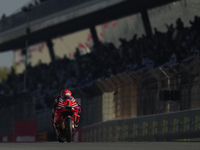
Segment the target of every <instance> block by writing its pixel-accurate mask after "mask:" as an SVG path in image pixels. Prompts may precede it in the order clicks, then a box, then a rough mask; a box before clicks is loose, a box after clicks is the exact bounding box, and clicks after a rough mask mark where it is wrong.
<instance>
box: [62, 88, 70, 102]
mask: <svg viewBox="0 0 200 150" xmlns="http://www.w3.org/2000/svg"><path fill="white" fill-rule="evenodd" d="M71 95H72V92H71V91H70V90H68V89H64V90H62V91H61V93H60V96H61V98H62V99H63V100H66V99H71Z"/></svg>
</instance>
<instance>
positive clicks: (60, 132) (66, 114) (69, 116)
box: [54, 99, 81, 142]
mask: <svg viewBox="0 0 200 150" xmlns="http://www.w3.org/2000/svg"><path fill="white" fill-rule="evenodd" d="M78 113H81V107H79V104H75V105H72V102H71V100H69V99H67V100H65V101H62V100H59V103H58V106H57V107H56V112H55V115H54V123H55V131H56V134H57V137H58V141H59V142H64V141H67V142H71V141H72V137H73V135H74V133H75V131H76V128H75V127H74V122H76V123H78V122H79V118H80V115H78Z"/></svg>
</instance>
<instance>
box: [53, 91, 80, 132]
mask: <svg viewBox="0 0 200 150" xmlns="http://www.w3.org/2000/svg"><path fill="white" fill-rule="evenodd" d="M66 99H70V100H71V102H72V106H73V105H77V104H78V106H79V107H81V105H80V104H79V103H77V102H76V100H75V98H74V97H73V96H72V92H71V91H70V90H68V89H64V90H62V91H61V93H60V94H59V95H58V96H57V97H56V99H55V100H54V103H53V105H52V126H53V129H54V130H55V124H54V114H55V111H56V107H57V106H58V102H59V100H61V101H65V100H66ZM75 120H76V121H77V120H79V119H78V118H75ZM74 126H75V127H76V128H77V127H78V124H77V122H74Z"/></svg>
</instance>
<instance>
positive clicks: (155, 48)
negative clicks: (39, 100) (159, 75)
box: [0, 16, 200, 101]
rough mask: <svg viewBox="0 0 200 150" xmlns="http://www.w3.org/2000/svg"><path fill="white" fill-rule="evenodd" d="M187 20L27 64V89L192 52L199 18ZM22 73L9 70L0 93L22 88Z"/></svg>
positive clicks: (199, 35) (198, 43)
mask: <svg viewBox="0 0 200 150" xmlns="http://www.w3.org/2000/svg"><path fill="white" fill-rule="evenodd" d="M190 23H191V27H184V24H183V22H182V21H181V19H180V18H178V19H177V22H176V26H175V27H174V26H173V25H167V24H166V27H167V29H168V31H167V32H166V33H161V32H159V31H158V30H157V29H156V28H155V29H154V31H155V32H154V34H153V36H151V37H148V36H144V35H143V36H142V37H137V35H134V36H133V39H132V40H130V41H126V40H125V39H120V41H121V45H120V46H119V48H116V47H115V46H114V45H113V44H112V43H104V44H103V43H99V45H95V46H94V47H93V48H92V51H91V53H88V54H86V55H83V56H81V55H80V54H79V52H78V51H76V53H75V58H76V59H75V60H69V59H68V58H66V57H65V58H64V59H58V60H56V61H55V62H51V63H50V64H49V65H47V64H38V65H37V66H35V67H31V66H28V71H27V77H28V78H27V89H28V90H29V91H34V90H35V89H38V88H40V89H43V90H42V91H43V92H45V91H48V90H51V89H58V91H59V90H61V89H63V88H64V87H68V88H69V87H81V86H84V85H86V84H88V83H90V82H92V81H95V80H97V79H100V78H106V77H109V76H111V75H116V74H118V73H122V72H129V71H136V70H138V69H140V68H143V67H145V66H147V65H148V63H149V62H150V61H151V62H153V67H157V66H160V65H162V64H164V63H166V62H168V61H169V60H170V58H171V57H172V56H175V58H176V61H177V62H181V61H182V60H184V59H186V58H187V57H189V56H191V55H193V54H194V51H197V50H200V28H199V26H200V18H199V17H198V16H195V19H194V21H193V22H192V21H190ZM23 77H24V76H23V74H19V75H15V74H14V71H13V72H12V73H11V74H10V75H9V76H8V79H7V80H6V81H3V82H2V83H1V84H0V93H1V94H12V93H13V92H20V91H22V90H23ZM49 99H52V97H51V95H46V96H45V100H46V101H49ZM51 101H52V100H51Z"/></svg>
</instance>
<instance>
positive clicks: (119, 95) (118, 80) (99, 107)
mask: <svg viewBox="0 0 200 150" xmlns="http://www.w3.org/2000/svg"><path fill="white" fill-rule="evenodd" d="M199 66H200V60H199V57H196V58H195V59H194V60H193V61H192V62H182V63H177V64H169V63H167V64H165V65H163V66H160V67H159V68H155V69H141V70H138V71H132V72H124V73H121V74H117V75H113V76H110V77H108V78H106V79H104V80H97V81H95V82H92V83H91V84H88V85H86V86H84V87H82V88H81V91H82V93H84V94H82V97H81V99H82V100H81V103H82V113H81V119H82V126H88V125H91V124H95V123H98V122H105V121H109V120H114V119H127V118H134V117H139V116H145V115H156V114H162V113H169V112H178V111H183V110H193V109H199V108H200V92H199V89H200V88H199V87H200V67H199ZM77 91H78V90H77ZM95 132H98V131H95Z"/></svg>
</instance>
